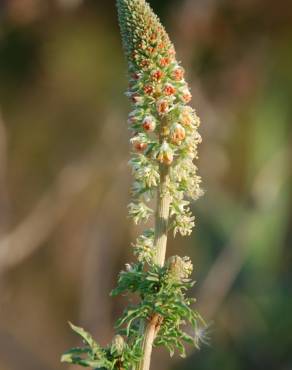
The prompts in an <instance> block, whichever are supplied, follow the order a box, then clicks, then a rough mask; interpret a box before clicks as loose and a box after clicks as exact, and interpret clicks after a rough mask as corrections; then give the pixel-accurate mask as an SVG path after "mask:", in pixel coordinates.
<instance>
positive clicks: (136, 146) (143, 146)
mask: <svg viewBox="0 0 292 370" xmlns="http://www.w3.org/2000/svg"><path fill="white" fill-rule="evenodd" d="M133 146H134V149H135V150H136V151H137V152H144V150H146V148H147V144H146V143H141V141H138V140H137V141H134V142H133Z"/></svg>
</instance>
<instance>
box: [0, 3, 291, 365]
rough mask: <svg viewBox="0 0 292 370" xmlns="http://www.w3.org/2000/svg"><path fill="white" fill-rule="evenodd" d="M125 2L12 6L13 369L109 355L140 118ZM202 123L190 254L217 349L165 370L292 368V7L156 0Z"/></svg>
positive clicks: (6, 242) (0, 166)
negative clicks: (132, 126) (92, 350)
mask: <svg viewBox="0 0 292 370" xmlns="http://www.w3.org/2000/svg"><path fill="white" fill-rule="evenodd" d="M114 3H115V2H114V0H107V1H101V0H99V1H98V0H54V1H50V0H6V1H5V0H1V1H0V370H19V369H22V370H57V369H60V370H61V369H71V370H73V369H74V370H75V369H77V367H74V366H71V367H70V366H68V365H65V364H60V362H59V359H60V355H61V353H62V352H63V351H64V350H66V349H68V348H69V347H71V346H76V345H79V344H80V342H79V338H78V337H76V336H75V335H74V334H73V333H72V331H71V330H70V329H69V327H68V324H67V321H68V320H70V321H72V322H74V323H75V324H77V325H79V326H83V327H85V328H86V329H87V330H88V331H91V332H92V333H93V334H94V336H95V338H96V339H97V340H98V341H99V342H100V343H101V344H103V345H105V344H107V343H109V342H110V341H111V338H112V335H113V329H112V327H113V323H114V321H115V320H116V318H117V317H118V315H119V314H120V313H121V312H122V310H123V307H124V305H125V304H126V302H125V301H124V300H123V299H112V298H110V297H109V291H110V290H111V289H112V288H113V287H114V286H115V282H116V279H117V274H118V272H119V270H120V269H121V268H123V266H124V263H125V262H128V261H129V260H132V258H133V257H132V256H131V248H130V243H131V241H133V240H134V239H135V237H136V235H137V233H138V232H139V230H137V228H136V227H134V226H133V225H132V224H131V222H130V221H129V220H128V219H127V209H126V205H127V203H128V202H129V187H130V184H131V174H130V169H129V167H128V165H127V162H128V160H129V146H128V139H129V133H128V131H127V125H126V119H127V113H128V111H129V109H130V107H129V103H128V101H127V99H126V97H125V96H124V95H123V92H124V91H125V90H126V88H127V74H126V63H125V61H124V57H123V53H122V49H121V40H120V35H119V30H118V26H117V16H116V10H115V4H114ZM150 3H151V5H152V6H153V8H154V9H155V11H156V12H157V13H158V14H159V16H160V17H161V19H162V20H163V23H164V24H165V25H166V27H167V30H168V31H169V33H170V36H171V38H172V39H173V41H174V42H175V44H176V47H177V53H178V58H179V59H180V60H181V61H182V62H183V65H184V67H185V68H186V70H187V78H188V80H189V81H190V83H191V86H192V92H193V105H194V106H195V107H196V109H197V110H198V113H199V115H200V117H201V119H202V126H201V130H200V131H201V134H202V136H203V140H204V142H203V144H202V145H201V147H200V160H199V168H200V174H201V175H202V177H203V184H204V185H203V187H204V189H205V192H206V194H205V196H204V197H203V198H201V199H200V200H199V201H198V202H196V203H195V204H194V205H193V211H194V213H195V215H196V219H197V225H196V228H195V230H194V232H193V235H192V237H191V238H186V239H182V238H179V237H177V238H176V240H170V244H169V252H168V253H169V254H180V255H190V256H191V257H192V259H193V261H194V265H195V274H194V276H195V279H196V281H197V284H196V286H195V288H194V290H193V292H192V294H193V295H194V296H196V297H197V299H198V304H197V307H198V309H199V310H200V312H201V314H202V315H203V316H204V317H205V318H206V319H207V321H208V322H210V327H209V329H208V331H209V333H208V336H209V339H208V338H207V340H208V342H209V345H208V346H202V349H201V351H199V352H198V351H196V352H192V351H191V350H190V351H189V357H188V359H187V360H180V359H179V358H178V357H175V358H174V359H172V360H170V359H169V356H168V354H167V353H166V351H164V350H156V351H155V355H154V359H153V366H152V369H153V370H167V369H170V370H178V369H180V370H187V369H197V370H215V369H216V370H217V369H224V370H255V369H257V370H261V369H263V370H292V285H291V283H292V268H291V266H292V250H291V240H292V231H291V227H292V197H291V182H292V177H291V172H292V171H291V168H292V167H291V139H292V135H291V134H292V132H291V120H292V67H291V66H292V4H291V2H290V1H288V0H287V1H272V0H237V1H234V0H160V1H159V0H150Z"/></svg>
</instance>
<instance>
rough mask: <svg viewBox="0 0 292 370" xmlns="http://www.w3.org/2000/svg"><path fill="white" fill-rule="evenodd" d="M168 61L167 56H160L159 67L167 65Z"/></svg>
mask: <svg viewBox="0 0 292 370" xmlns="http://www.w3.org/2000/svg"><path fill="white" fill-rule="evenodd" d="M169 63H170V60H169V58H161V59H160V60H159V64H160V65H161V67H167V66H168V65H169Z"/></svg>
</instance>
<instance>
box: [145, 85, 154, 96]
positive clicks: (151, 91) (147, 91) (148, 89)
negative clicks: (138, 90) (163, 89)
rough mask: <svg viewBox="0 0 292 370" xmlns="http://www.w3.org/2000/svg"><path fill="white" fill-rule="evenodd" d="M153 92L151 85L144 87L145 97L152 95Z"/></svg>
mask: <svg viewBox="0 0 292 370" xmlns="http://www.w3.org/2000/svg"><path fill="white" fill-rule="evenodd" d="M153 91H154V89H153V86H151V85H146V86H145V87H144V92H145V94H147V95H151V94H153Z"/></svg>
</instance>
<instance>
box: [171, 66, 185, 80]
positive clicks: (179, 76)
mask: <svg viewBox="0 0 292 370" xmlns="http://www.w3.org/2000/svg"><path fill="white" fill-rule="evenodd" d="M184 75H185V71H184V69H183V68H182V67H180V66H177V67H175V68H174V70H173V71H172V74H171V76H172V78H173V79H174V80H175V81H181V80H183V78H184Z"/></svg>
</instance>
